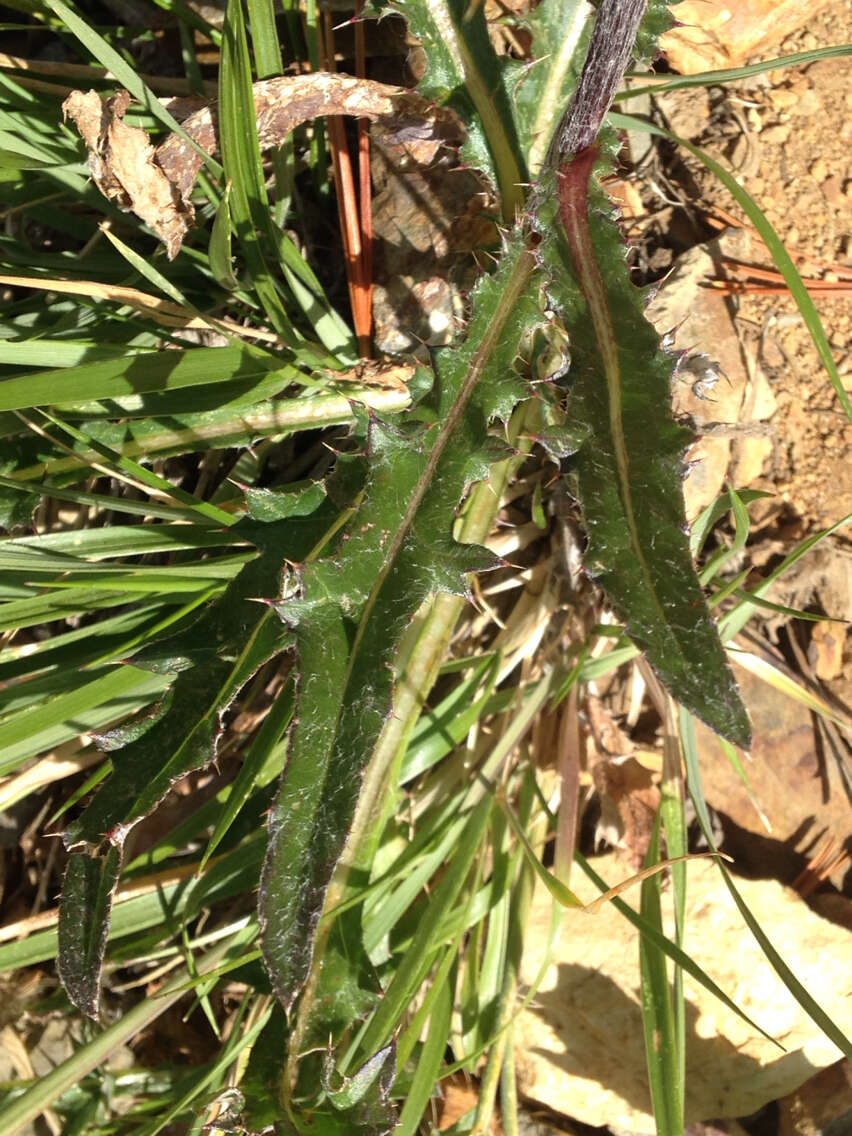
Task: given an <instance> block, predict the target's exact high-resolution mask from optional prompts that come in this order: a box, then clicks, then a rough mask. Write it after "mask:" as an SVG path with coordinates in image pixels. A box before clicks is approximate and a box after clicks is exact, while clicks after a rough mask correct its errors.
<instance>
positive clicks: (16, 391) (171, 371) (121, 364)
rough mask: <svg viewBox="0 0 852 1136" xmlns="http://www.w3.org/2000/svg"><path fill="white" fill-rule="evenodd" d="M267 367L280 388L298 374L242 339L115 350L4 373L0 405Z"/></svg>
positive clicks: (155, 386)
mask: <svg viewBox="0 0 852 1136" xmlns="http://www.w3.org/2000/svg"><path fill="white" fill-rule="evenodd" d="M270 371H273V372H275V373H276V374H280V378H281V388H284V387H286V386H287V385H288V384H289V383H290V382H292V381H293V380H294V378H295V376H296V375H297V374H298V372H297V371H296V369H295V367H293V366H292V365H291V364H289V363H285V362H283V361H282V360H279V359H276V358H274V356H271V355H267V354H266V353H265V352H262V351H258V350H257V349H256V348H252V347H247V346H245V345H241V346H239V347H196V348H193V349H192V350H187V351H157V352H155V353H152V352H150V351H145V352H142V353H141V354H140V355H138V356H136V357H135V358H134V357H131V358H130V359H128V358H127V357H126V356H119V357H118V358H114V359H104V360H102V361H101V362H98V363H87V364H82V365H81V366H79V367H66V368H62V369H60V370H54V371H37V372H36V373H35V374H32V375H24V376H22V377H20V378H13V379H6V380H5V382H3V384H2V385H0V411H3V410H25V409H27V408H29V407H32V406H51V405H53V406H60V405H67V404H69V403H75V402H88V401H89V400H91V399H105V398H120V397H121V396H122V395H129V394H144V393H145V392H147V391H162V390H179V389H183V388H186V387H194V386H206V385H208V384H211V383H222V382H230V381H231V380H233V379H252V378H255V377H261V376H265V375H267V374H269V372H270Z"/></svg>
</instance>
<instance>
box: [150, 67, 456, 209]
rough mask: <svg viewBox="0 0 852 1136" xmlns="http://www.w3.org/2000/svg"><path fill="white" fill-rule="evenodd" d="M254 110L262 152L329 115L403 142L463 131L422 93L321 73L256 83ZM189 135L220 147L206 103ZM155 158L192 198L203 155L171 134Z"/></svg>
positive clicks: (189, 123)
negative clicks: (379, 128)
mask: <svg viewBox="0 0 852 1136" xmlns="http://www.w3.org/2000/svg"><path fill="white" fill-rule="evenodd" d="M253 91H254V109H255V114H256V116H257V133H258V139H259V141H260V148H261V150H268V149H269V148H270V147H272V146H278V145H280V144H281V142H283V141H284V139H285V138H286V137H287V135H288V134H290V133H291V131H293V130H295V129H296V127H297V126H301V124H302V123H303V122H309V121H310V120H312V119H314V118H320V117H322V116H324V115H329V114H341V115H350V116H353V117H356V118H369V119H371V120H373V121H376V120H382V121H383V122H385V124H386V127H387V128H388V129H389V130H390V131H392V133H393V135H394V136H395V137H396V138H397V139H399V140H405V139H410V140H411V141H421V140H428V139H432V138H435V139H441V138H444V137H446V136H451V137H452V136H458V135H459V129H460V128H459V123H458V119H457V117H456V116H455V115H454V114H453V112H452V111H449V110H445V109H442V108H439V107H435V106H434V105H433V104H432V103H430V102H429V101H428V100H427V99H424V98H423V96H422V95H418V94H416V93H415V92H413V91H406V90H404V88H402V87H392V86H390V85H388V84H386V83H376V82H374V81H373V80H371V79H357V78H354V77H353V76H351V75H332V74H330V73H327V72H318V73H316V74H313V75H295V76H280V77H279V78H276V79H264V80H263V81H262V82H260V83H255V84H254V87H253ZM183 128H184V130H185V131H186V133H187V134H188V135H189V136H190V137H191V138H192V139H193V140H194V141H195V142H196V143H197V144H198V145H199V146H200V147H201V148H202V149H203V150H204V151H206V153H208V154H212V153H214V152H215V150H216V148H217V146H218V139H217V122H216V110H215V108H214V107H212V106H210V107H205V108H204V109H203V110H200V111H197V112H196V113H195V114H192V115H190V117H189V118H187V119H186V121H185V122H184V123H183ZM157 161H158V162H159V164H160V166H161V167H162V168H163V169H164V170H165V171H166V174H167V175H168V176H169V178H170V179H171V180H172V181H173V182H174V184H175V185H176V186H177V187H178V190H179V192H180V194H181V196H182V197H183V199H184V200H188V198H189V195H190V194H191V193H192V187H193V185H194V184H195V179H196V177H197V176H198V171H199V170H200V169H201V163H202V158H201V156H200V154H198V153H197V152H196V151H195V150H194V149H193V148H192V147H191V146H190V145H189V143H188V142H186V141H185V140H184V139H183V138H180V137H179V136H178V135H176V134H172V135H170V136H169V137H168V138H167V139H166V141H165V142H163V143H162V145H161V146H160V147H159V148H158V150H157Z"/></svg>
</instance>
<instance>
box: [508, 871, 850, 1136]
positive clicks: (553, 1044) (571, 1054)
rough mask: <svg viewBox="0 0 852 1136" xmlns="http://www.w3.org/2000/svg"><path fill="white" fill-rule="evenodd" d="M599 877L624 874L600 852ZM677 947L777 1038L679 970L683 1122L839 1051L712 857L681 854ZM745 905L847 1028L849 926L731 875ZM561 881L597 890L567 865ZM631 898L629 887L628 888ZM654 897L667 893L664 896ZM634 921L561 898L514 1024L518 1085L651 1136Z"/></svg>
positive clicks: (763, 1099)
mask: <svg viewBox="0 0 852 1136" xmlns="http://www.w3.org/2000/svg"><path fill="white" fill-rule="evenodd" d="M594 867H595V869H596V870H597V872H598V873H599V874H600V875H601V876H603V877H604V879H606V880H607V881H608V882H609V883H615V882H617V881H618V880H619V879H622V878H623V877H624V875H625V869H624V868H623V866H621V865H620V863H619V861H618V860H616V858H615V857H614V856H612V855H609V856H605V857H600V858H598V859H596V860H595V861H594ZM688 881H689V882H688V888H687V917H686V927H687V933H686V949H687V950H688V952H689V953H690V955H691V956H692V957H693V958H694V959H695V961H696V962H697V963H698V964H699V965H700V966H702V967H703V968H704V969H705V970H706V971H707V973H708V974H709V975H710V976H711V977H712V978H713V979H714V981H716V982H717V983H718V984H719V985H720V986H721V988H722V989H723V990H724V991H725V992H726V993H727V994H728V995H729V996H730V997H731V998H733V1000H734V1001H735V1002H736V1003H737V1005H739V1006H740V1007H741V1008H742V1009H743V1010H744V1011H745V1013H747V1014H748V1015H749V1016H750V1017H752V1018H753V1019H754V1020H755V1021H756V1022H758V1023H759V1024H760V1025H761V1026H762V1027H763V1028H764V1029H765V1030H767V1031H768V1032H769V1033H770V1034H771V1035H772V1036H774V1037H775V1038H777V1040H778V1041H779V1042H781V1044H782V1045H783V1046H784V1047H785V1049H786V1051H787V1052H786V1053H784V1052H782V1051H781V1050H779V1049H778V1047H777V1046H776V1045H774V1044H773V1043H772V1042H770V1041H767V1040H766V1039H765V1038H763V1037H762V1036H761V1035H760V1034H759V1033H758V1032H757V1031H756V1030H755V1029H754V1028H753V1027H751V1026H749V1025H747V1024H746V1023H745V1022H743V1021H742V1020H741V1019H740V1018H739V1017H738V1016H736V1015H735V1014H734V1013H733V1012H731V1011H729V1010H728V1009H726V1008H725V1007H724V1006H723V1005H722V1004H721V1003H720V1002H718V1001H717V1000H716V999H715V998H713V997H712V996H711V995H710V994H708V993H707V992H705V990H704V989H703V987H699V986H697V985H696V984H695V983H694V982H693V981H692V980H691V979H690V978H687V979H686V999H687V1003H686V1028H687V1063H686V1122H687V1124H694V1123H697V1122H700V1121H705V1120H710V1119H713V1118H716V1119H718V1118H721V1117H735V1116H744V1115H748V1114H750V1113H752V1112H754V1111H756V1110H757V1109H758V1108H760V1107H762V1106H763V1105H764V1104H766V1103H767V1102H769V1101H772V1100H775V1099H777V1098H778V1097H779V1096H784V1095H785V1094H787V1093H792V1092H794V1091H795V1090H796V1088H798V1087H799V1086H801V1085H802V1084H804V1083H805V1082H806V1081H807V1080H808V1079H809V1078H810V1077H811V1076H813V1074H814V1073H815V1072H816V1071H817V1070H819V1069H821V1068H825V1067H826V1066H829V1065H831V1064H832V1063H833V1062H835V1061H837V1059H838V1057H839V1056H840V1055H839V1053H838V1050H837V1048H836V1047H835V1046H834V1045H833V1044H832V1043H831V1042H829V1041H828V1040H827V1039H826V1038H825V1037H824V1036H823V1034H822V1033H821V1031H820V1030H819V1029H818V1028H817V1027H816V1026H815V1025H814V1024H813V1022H812V1021H811V1019H810V1018H809V1017H808V1016H807V1015H806V1014H805V1013H804V1011H803V1010H801V1009H800V1007H799V1006H798V1004H797V1003H796V1002H795V1001H794V1000H793V998H792V996H791V995H790V994H789V993H788V992H787V991H786V989H785V988H784V986H783V984H782V983H781V981H780V979H779V978H778V977H777V976H776V974H775V972H774V971H773V970H772V968H771V967H770V965H769V963H768V962H767V961H766V960H765V958H764V956H763V953H762V952H761V950H760V948H759V946H758V945H757V943H756V942H755V940H754V939H753V938H752V936H751V933H750V932H749V931H748V929H747V928H746V927H745V925H744V924H743V921H742V918H741V916H740V915H739V913H738V911H737V909H736V907H735V905H734V902H733V900H732V899H731V897H730V895H729V893H728V890H727V888H726V887H725V884H724V882H723V880H722V878H721V875H720V873H719V871H718V868H717V867H716V866H715V865H714V864H713V863H711V862H710V861H706V862H702V861H695V862H693V863H691V864H690V865H689V873H688ZM737 886H738V888H739V890H740V891H741V893H742V895H743V897H744V899H745V901H746V903H747V904H748V906H749V908H750V910H751V911H752V912H753V914H754V915H755V916H756V918H757V919H758V921H759V922H760V924H761V926H762V927H763V929H764V930H765V932H766V933H767V935H768V936H769V938H770V939H771V940H772V942H773V943H775V944H776V945H777V946H778V948H779V950H780V951H781V953H782V955H783V957H784V959H785V961H786V962H787V963H788V964H789V966H790V967H791V968H792V970H793V972H794V973H795V974H796V975H797V977H798V978H799V979H800V980H801V981H803V982H804V983H805V985H806V986H807V987H808V990H809V991H810V993H811V994H812V995H813V996H814V997H815V998H816V1000H817V1002H819V1003H820V1004H821V1005H823V1006H825V1007H827V1008H828V1009H829V1010H830V1012H831V1015H832V1017H833V1019H834V1021H835V1022H836V1023H837V1025H838V1026H839V1027H840V1028H841V1029H845V1030H846V1032H847V1034H848V1032H849V1029H850V1027H852V992H850V990H849V983H848V975H849V968H850V966H852V940H850V937H849V934H848V931H846V930H845V929H843V928H839V927H837V926H835V925H834V924H832V923H829V922H828V921H827V920H824V919H821V918H820V917H819V916H818V915H815V914H813V913H812V912H811V911H810V910H809V909H808V908H807V907H806V905H805V904H804V902H803V901H802V900H801V899H800V897H799V896H798V895H797V894H796V893H795V892H793V891H790V890H788V889H786V888H783V887H781V885H780V884H778V883H776V882H775V881H773V880H752V881H748V880H738V881H737ZM571 887H572V888H573V889H574V890H575V891H576V892H577V894H578V895H579V896H580V897H581V898H582V899H584V900H585V901H586V902H588V901H589V900H591V899H592V898H593V897H594V896H596V895H597V891H596V889H595V888H594V887H593V886H592V885H591V884H590V883H588V881H587V880H586V878H585V876H583V874H582V873H581V872H580V871H579V870H575V873H574V874H573V875H572V877H571ZM626 898H628V900H629V901H631V902H632V903H633V904H634V906H635V905H636V904H637V903H638V898H637V896H636V895H633V896H630V895H628V896H627V897H626ZM550 904H551V900H550V897H549V895H548V894H547V893H544V892H543V889H541V890H539V891H538V892H537V893H536V897H535V900H534V903H533V906H532V909H531V912H530V917H529V920H528V923H527V929H526V942H527V948H526V951H525V956H524V961H523V967H522V978H523V980H524V981H525V982H531V981H532V980H533V978H534V977H535V975H536V972H537V970H538V967H539V965H540V961H541V960H540V958H539V957H538V953H537V950H536V944H543V943H544V942H546V939H547V931H548V925H549V920H550ZM666 906H670V905H669V904H667V905H666ZM638 959H639V944H638V933H637V932H636V931H635V930H634V928H633V927H632V926H631V925H630V924H629V923H627V921H626V920H625V919H623V918H622V917H621V916H620V915H619V914H618V912H617V911H616V910H615V909H614V908H613V907H612V906H611V905H607V906H605V908H604V909H603V911H602V912H601V913H600V914H599V915H595V916H590V915H586V914H584V913H582V912H576V911H568V912H567V913H566V915H565V922H564V924H563V930H562V937H561V940H560V943H559V945H558V947H557V950H556V958H555V960H554V962H553V964H552V965H551V967H550V969H549V970H548V972H547V974H546V977H545V980H544V982H543V984H542V986H541V988H540V990H539V992H538V994H537V996H536V998H535V1000H534V1001H533V1003H532V1004H531V1006H530V1007H529V1008H528V1009H527V1010H525V1011H524V1012H523V1013H522V1014H521V1015H519V1017H518V1020H517V1022H516V1027H515V1054H516V1066H517V1072H518V1087H519V1091H520V1092H521V1093H522V1094H523V1095H524V1097H526V1098H527V1099H531V1100H534V1101H536V1102H538V1103H540V1104H543V1105H545V1106H547V1107H549V1108H551V1109H553V1110H554V1111H556V1112H564V1113H567V1114H568V1115H569V1116H571V1117H572V1118H573V1119H575V1120H579V1121H581V1122H583V1123H585V1124H591V1125H609V1126H610V1127H611V1128H613V1129H623V1130H627V1131H630V1132H634V1133H636V1134H637V1136H652V1134H653V1133H654V1132H655V1125H654V1120H653V1117H652V1115H651V1106H650V1099H649V1094H648V1087H647V1072H646V1065H645V1052H644V1044H643V1030H642V1020H641V1014H640V1008H639V992H638V987H639V962H638Z"/></svg>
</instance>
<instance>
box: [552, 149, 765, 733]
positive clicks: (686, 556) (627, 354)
mask: <svg viewBox="0 0 852 1136" xmlns="http://www.w3.org/2000/svg"><path fill="white" fill-rule="evenodd" d="M609 168H610V165H609V162H608V161H603V160H599V157H598V151H597V149H596V148H594V147H592V148H590V149H588V150H585V151H583V152H582V153H580V154H579V155H577V156H576V157H575V158H573V160H570V161H568V162H566V163H564V164H563V166H562V167H561V169H560V170H559V172H558V174H557V175H556V176H549V177H546V178H544V179H543V180H542V185H541V187H540V190H539V197H538V204H537V209H536V216H535V221H534V223H535V225H536V227H537V229H538V231H539V233H540V234H541V238H542V239H541V244H540V246H539V249H538V252H539V255H540V257H541V261H542V264H543V265H544V267H545V268H546V269H547V270H548V272H549V273H550V280H551V283H550V284H549V286H548V296H549V298H550V302H551V304H552V306H553V308H554V310H555V311H556V312H557V313H558V315H559V318H560V319H561V321H562V324H563V326H564V328H565V331H566V332H567V334H568V336H569V338H570V342H571V376H572V379H573V381H572V384H571V390H570V396H569V404H568V414H569V416H570V417H571V419H572V420H573V421H577V422H579V423H581V424H582V425H583V426H584V427H585V428H586V429H587V430H588V437H587V440H586V442H585V443H584V445H583V447H582V449H581V451H580V455H579V460H578V463H577V472H576V483H577V489H578V494H579V497H580V500H581V503H582V506H583V513H584V517H585V522H586V527H587V529H588V531H589V547H588V550H587V553H586V557H585V565H586V569H587V571H588V572H589V573H590V574H591V575H592V576H593V577H595V578H596V579H597V580H598V581H599V582H600V583H601V585H602V587H603V588H604V589H605V591H606V593H607V596H608V598H609V600H610V602H611V604H612V606H613V608H614V609H615V611H616V614H617V615H618V616H619V618H620V619H622V620H623V622H624V624H625V629H626V631H627V633H628V635H629V636H630V638H631V639H632V640H633V641H634V642H635V643H636V645H637V646H638V647H639V648H640V649H641V650H642V651H644V652H645V654H646V655H647V657H648V660H649V662H650V663H651V665H652V666H653V668H654V670H655V671H656V672H657V674H658V675H659V676H660V678H661V679H662V681H663V682H664V684H665V685H666V686H667V688H668V689H669V690H670V692H671V693H672V694H673V696H674V697H675V698H676V699H677V700H678V701H680V702H682V703H683V704H684V705H685V706H688V707H689V709H691V710H692V711H693V712H694V713H696V714H697V715H698V716H699V717H700V718H702V719H703V720H704V721H706V722H707V723H708V724H709V725H710V726H711V727H712V728H713V729H714V730H716V731H717V732H718V733H719V734H721V735H722V736H724V737H727V738H729V739H731V740H732V741H734V742H736V743H737V744H740V745H747V744H748V741H749V738H750V736H751V731H750V726H749V722H748V717H747V715H746V712H745V709H744V707H743V705H742V703H741V701H740V698H739V694H738V692H737V688H736V685H735V684H734V680H733V677H732V675H731V672H730V669H729V667H728V664H727V661H726V658H725V653H724V650H723V648H722V645H721V642H720V640H719V635H718V632H717V630H716V627H715V625H714V624H713V622H712V620H711V618H710V615H709V611H708V608H707V603H706V601H705V599H704V595H703V593H702V591H701V588H700V586H699V582H698V579H697V577H696V575H695V569H694V567H693V564H692V558H691V556H690V551H689V542H688V539H687V536H686V518H685V511H684V503H683V492H682V486H681V480H682V479H681V458H682V453H683V450H684V447H685V445H686V442H687V440H688V435H687V432H686V431H685V430H684V429H683V428H681V427H680V426H677V425H676V424H675V423H674V421H673V419H672V414H671V401H670V376H671V371H672V362H671V359H669V358H668V357H666V356H665V355H664V354H663V353H662V352H661V350H660V348H659V339H658V336H657V335H656V333H655V331H654V330H653V328H652V327H651V325H650V324H649V323H648V321H647V320H646V319H645V317H644V315H643V312H642V302H641V294H640V292H639V291H638V289H636V288H635V287H634V286H633V284H632V283H631V281H630V277H629V273H628V269H627V266H626V263H625V259H624V248H623V244H622V242H621V238H620V235H619V233H618V230H617V228H616V226H615V224H614V223H613V221H612V220H611V219H610V217H609V213H610V206H609V204H608V202H607V201H606V198H605V195H604V194H603V192H602V190H601V189H600V187H599V186H598V184H597V181H596V179H597V177H599V176H600V174H601V173H602V172H603V171H604V170H608V169H609Z"/></svg>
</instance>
